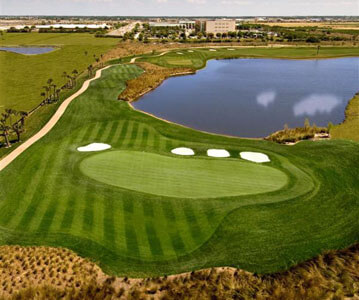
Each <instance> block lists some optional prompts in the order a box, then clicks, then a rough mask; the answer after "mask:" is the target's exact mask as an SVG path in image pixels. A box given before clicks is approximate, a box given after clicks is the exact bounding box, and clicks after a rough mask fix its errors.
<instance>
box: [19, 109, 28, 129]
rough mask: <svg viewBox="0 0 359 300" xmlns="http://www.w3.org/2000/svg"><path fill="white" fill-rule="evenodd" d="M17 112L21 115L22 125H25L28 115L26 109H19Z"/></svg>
mask: <svg viewBox="0 0 359 300" xmlns="http://www.w3.org/2000/svg"><path fill="white" fill-rule="evenodd" d="M17 114H18V115H19V116H20V122H21V126H23V127H24V126H25V118H26V117H27V116H28V113H27V112H26V111H18V112H17Z"/></svg>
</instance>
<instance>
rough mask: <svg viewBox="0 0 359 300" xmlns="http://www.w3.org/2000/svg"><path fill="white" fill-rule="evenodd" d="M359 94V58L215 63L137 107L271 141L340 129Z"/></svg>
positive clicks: (154, 93)
mask: <svg viewBox="0 0 359 300" xmlns="http://www.w3.org/2000/svg"><path fill="white" fill-rule="evenodd" d="M358 91H359V58H356V57H355V58H339V59H323V60H285V59H231V60H211V61H208V64H207V67H206V68H205V69H203V70H200V71H198V72H197V74H195V75H187V76H181V77H172V78H169V79H167V80H166V81H165V82H164V83H163V84H162V85H161V86H160V87H158V88H157V89H156V90H154V91H152V92H151V93H148V94H146V95H144V96H143V97H141V98H140V99H139V100H138V101H136V102H133V106H134V107H135V108H136V109H138V110H142V111H145V112H148V113H151V114H154V115H155V116H158V117H160V118H163V119H166V120H169V121H172V122H175V123H178V124H182V125H185V126H188V127H191V128H194V129H198V130H203V131H208V132H212V133H219V134H227V135H233V136H242V137H265V136H268V135H269V134H270V133H272V132H275V131H277V130H280V129H282V128H283V126H284V124H288V126H289V127H298V126H303V124H304V120H305V119H306V118H308V119H309V120H310V122H311V123H313V122H314V123H315V124H316V125H317V126H327V125H328V123H329V122H332V123H334V124H337V123H340V122H342V121H343V119H344V111H345V107H346V105H347V103H348V101H349V100H350V99H351V98H352V97H353V96H354V94H355V93H356V92H358Z"/></svg>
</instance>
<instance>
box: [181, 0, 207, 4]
mask: <svg viewBox="0 0 359 300" xmlns="http://www.w3.org/2000/svg"><path fill="white" fill-rule="evenodd" d="M186 1H187V2H188V3H192V4H206V3H207V0H186Z"/></svg>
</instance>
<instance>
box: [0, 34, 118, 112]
mask: <svg viewBox="0 0 359 300" xmlns="http://www.w3.org/2000/svg"><path fill="white" fill-rule="evenodd" d="M117 42H118V40H117V39H111V38H106V39H100V38H95V36H94V35H92V34H87V33H80V34H76V33H64V34H62V33H7V34H5V35H4V38H3V39H0V46H20V45H21V46H31V45H33V46H54V47H56V48H57V50H55V51H52V52H50V53H46V54H41V55H31V56H30V55H22V54H16V53H10V52H4V51H0V66H1V67H0V78H1V80H0V111H3V109H4V108H13V109H16V110H24V111H28V110H30V109H32V108H33V107H35V106H36V105H38V104H39V103H40V102H41V101H42V98H41V97H40V93H41V91H42V87H43V86H44V85H46V81H47V80H48V79H49V78H52V79H53V80H54V83H55V84H57V86H61V85H63V84H64V83H65V79H64V78H63V77H62V74H63V72H65V71H66V72H67V73H68V74H71V72H72V71H73V70H74V69H77V70H78V71H79V72H82V71H85V70H86V68H87V66H88V65H90V64H91V63H93V62H94V61H95V59H94V57H93V55H97V56H100V55H101V54H104V53H106V52H107V51H108V50H109V49H110V48H111V47H113V46H114V45H115V44H116V43H117ZM85 51H87V52H88V54H87V55H85Z"/></svg>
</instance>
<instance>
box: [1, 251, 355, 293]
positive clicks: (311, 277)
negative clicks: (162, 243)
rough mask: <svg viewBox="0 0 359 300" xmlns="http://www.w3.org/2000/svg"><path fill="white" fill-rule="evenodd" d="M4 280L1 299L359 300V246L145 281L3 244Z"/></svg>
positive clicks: (63, 255) (68, 256) (66, 254)
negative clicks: (277, 266) (261, 270)
mask: <svg viewBox="0 0 359 300" xmlns="http://www.w3.org/2000/svg"><path fill="white" fill-rule="evenodd" d="M35 271H36V272H35ZM0 279H1V287H0V288H1V292H2V294H0V297H2V299H275V300H276V299H278V300H279V299H311V300H319V299H320V300H322V299H346V298H353V299H357V298H355V297H359V285H358V282H359V244H356V245H354V246H352V247H349V248H347V249H345V250H340V251H330V252H327V253H325V254H323V255H320V256H318V257H316V258H314V259H311V260H309V261H306V262H304V263H301V264H299V265H297V266H295V267H292V268H291V269H289V270H287V271H285V272H281V273H274V274H268V275H257V274H253V273H249V272H246V271H243V270H240V269H234V268H212V269H206V270H201V271H196V272H191V273H185V274H180V275H172V276H164V277H159V278H145V279H128V278H126V277H125V278H116V277H113V276H108V275H105V274H104V273H102V271H101V270H100V268H98V267H97V266H96V265H95V264H93V263H92V262H89V261H87V260H85V259H82V258H80V257H78V256H76V255H75V254H74V253H73V252H71V251H69V250H66V249H60V248H45V247H27V248H24V247H18V246H4V247H0Z"/></svg>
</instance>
